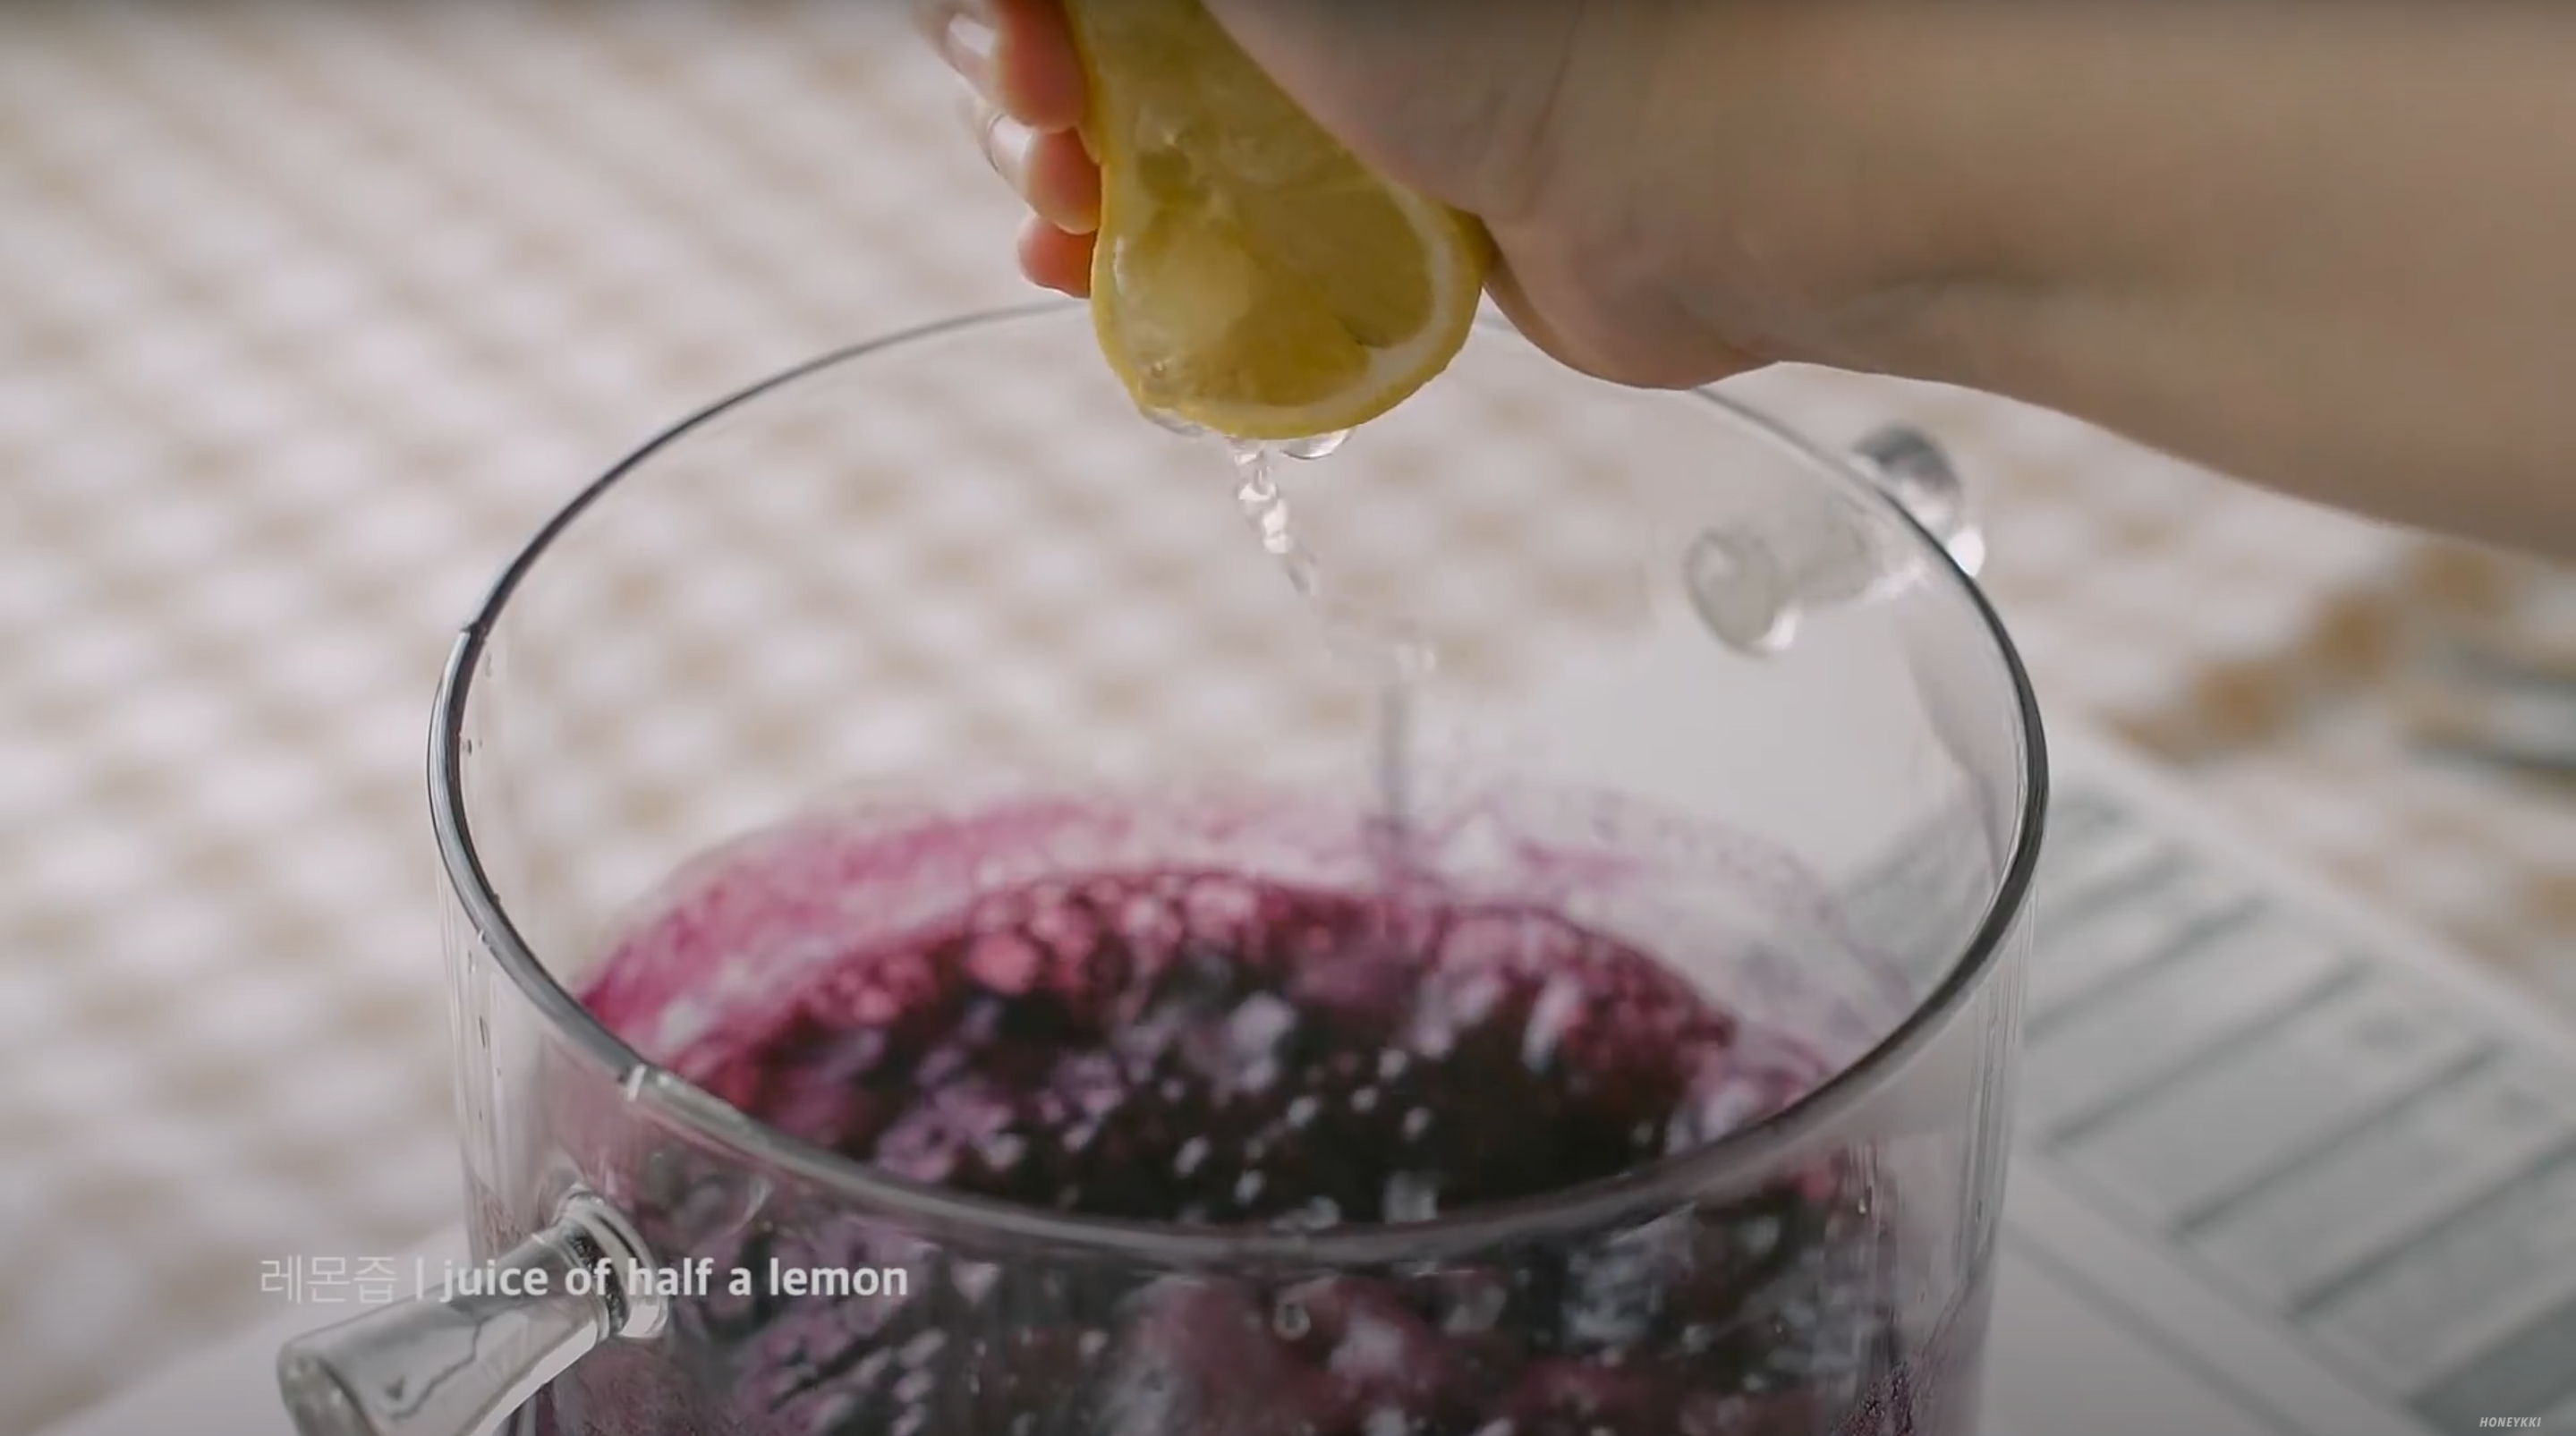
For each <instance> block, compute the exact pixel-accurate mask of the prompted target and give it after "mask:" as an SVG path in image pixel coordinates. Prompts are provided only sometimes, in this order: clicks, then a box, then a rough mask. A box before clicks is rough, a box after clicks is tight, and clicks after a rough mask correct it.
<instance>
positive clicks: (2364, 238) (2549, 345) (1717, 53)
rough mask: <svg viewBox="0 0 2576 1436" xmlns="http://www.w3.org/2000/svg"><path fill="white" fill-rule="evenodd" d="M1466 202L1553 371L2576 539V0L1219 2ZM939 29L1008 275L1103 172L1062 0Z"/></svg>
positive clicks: (1432, 184) (1079, 243)
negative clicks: (2143, 462)
mask: <svg viewBox="0 0 2576 1436" xmlns="http://www.w3.org/2000/svg"><path fill="white" fill-rule="evenodd" d="M1209 7H1210V9H1211V10H1212V11H1213V12H1214V13H1215V14H1216V16H1217V18H1218V19H1219V20H1220V21H1221V22H1222V23H1224V24H1225V25H1226V26H1227V28H1228V29H1229V30H1230V31H1231V32H1232V33H1233V34H1234V35H1235V37H1236V38H1237V39H1238V41H1240V42H1241V43H1242V44H1243V45H1244V47H1245V49H1246V50H1247V51H1248V52H1249V53H1251V54H1252V56H1253V57H1254V58H1255V59H1256V60H1257V61H1259V62H1260V63H1261V64H1262V65H1263V66H1264V68H1265V69H1267V70H1269V71H1270V73H1271V74H1272V75H1273V77H1274V78H1275V79H1277V80H1278V81H1279V83H1280V84H1281V86H1282V87H1283V88H1285V89H1286V90H1288V91H1289V93H1290V94H1292V95H1293V96H1295V97H1296V98H1297V99H1298V101H1299V102H1300V103H1301V104H1302V105H1304V106H1305V108H1306V109H1307V110H1308V112H1309V113H1311V114H1313V115H1314V116H1315V118H1316V119H1317V120H1318V121H1319V122H1320V123H1322V124H1323V125H1324V126H1325V127H1326V128H1327V129H1329V130H1331V131H1332V132H1333V133H1334V134H1335V135H1336V136H1338V137H1339V138H1341V139H1342V140H1343V141H1344V143H1346V144H1348V145H1349V146H1350V147H1351V148H1352V149H1353V150H1354V151H1355V152H1356V153H1358V154H1359V155H1360V156H1361V157H1362V158H1364V159H1366V160H1368V161H1369V162H1370V163H1371V164H1373V165H1375V166H1377V167H1378V168H1380V169H1381V170H1383V171H1385V172H1386V173H1388V174H1389V175H1391V176H1392V177H1394V178H1396V179H1398V180H1400V181H1402V182H1404V183H1406V184H1408V185H1411V186H1413V187H1415V188H1417V189H1420V190H1422V191H1424V192H1426V193H1428V194H1431V195H1433V196H1434V197H1437V198H1439V199H1442V200H1444V201H1447V202H1448V203H1451V204H1454V205H1456V206H1458V207H1459V208H1461V209H1464V210H1467V211H1469V212H1471V213H1474V214H1476V215H1478V216H1479V217H1480V218H1482V219H1483V220H1484V221H1485V223H1486V225H1487V227H1488V228H1489V229H1490V230H1491V231H1492V232H1493V234H1494V236H1495V239H1496V242H1497V245H1498V247H1499V248H1500V250H1501V254H1502V259H1503V263H1502V265H1501V268H1500V271H1499V272H1498V274H1497V276H1496V280H1495V284H1494V291H1495V297H1496V299H1497V300H1498V302H1499V303H1501V305H1502V306H1503V308H1504V309H1505V310H1506V311H1507V312H1509V313H1510V314H1511V315H1512V317H1513V319H1514V320H1515V322H1517V323H1518V324H1519V325H1520V327H1521V328H1522V329H1523V330H1524V331H1525V332H1526V333H1528V334H1529V335H1530V336H1531V337H1532V338H1533V339H1534V340H1535V341H1536V342H1538V343H1539V344H1540V345H1541V346H1542V347H1544V348H1546V349H1547V350H1549V352H1551V353H1552V354H1554V355H1555V356H1556V357H1558V358H1559V359H1561V360H1563V361H1565V362H1566V363H1568V364H1570V365H1572V366H1574V367H1576V368H1579V369H1582V370H1584V371H1586V372H1589V373H1592V374H1596V375H1599V376H1601V377H1604V378H1608V379H1612V380H1616V381H1619V382H1624V383H1631V384H1639V385H1647V386H1657V387H1678V386H1683V385H1691V384H1701V383H1708V382H1712V381H1716V380H1720V379H1724V378H1726V377H1728V376H1730V375H1733V374H1737V373H1741V372H1744V371H1745V370H1747V369H1751V368H1755V367H1759V366H1761V365H1765V364H1769V363H1775V362H1788V361H1795V362H1804V363H1814V364H1823V365H1829V366H1833V367H1838V368H1844V369H1851V370H1857V371H1863V372H1873V373H1886V374H1894V375H1900V376H1904V377H1908V378H1916V379H1927V380H1934V381H1940V382H1947V383H1954V384H1960V385H1964V386H1967V387H1971V388H1975V389H1980V390H1984V391H1987V392H1991V393H1996V394H2002V395H2006V396H2009V397H2012V398H2016V399H2021V400H2025V401H2029V402H2032V403H2036V404H2040V405H2044V406H2047V407H2050V408H2054V409H2057V410H2060V411H2062V412H2066V413H2069V414H2072V415H2075V416H2077V417H2080V418H2083V419H2087V420H2090V421H2092V422H2094V423H2097V424H2099V425H2101V426H2103V427H2105V428H2107V429H2110V430H2113V431H2115V432H2119V433H2122V434H2125V435H2127V436H2129V437H2131V438H2134V439H2136V440H2138V441H2140V442H2143V443H2146V444H2148V445H2151V446H2153V447H2156V448H2160V449H2163V450H2165V451H2168V452H2170V453H2174V454H2176V455H2179V456H2181V457H2184V458H2187V459H2191V460H2194V461H2196V462H2199V463H2202V464H2206V465H2208V466H2210V467H2213V468H2216V469H2219V470H2222V471H2225V472H2229V473H2233V474H2236V475H2239V476H2242V477H2244V478H2246V479H2249V480H2252V481H2256V482H2260V483H2265V484H2269V485H2272V486H2275V487H2278V488H2281V489H2284V490H2287V491H2289V492H2292V493H2296V494H2299V495H2301V496H2304V497H2307V498H2310V499H2314V500H2318V501H2321V502H2324V503H2329V504H2334V505H2337V506H2341V507H2344V508H2348V509H2353V510H2356V511H2359V512H2362V513H2366V514H2371V515H2375V516H2378V517H2382V518H2387V519H2392V520H2396V521H2399V522H2404V523H2408V524H2413V525H2418V526H2422V527H2426V528H2430V529H2437V530H2444V531H2448V532H2452V533H2456V534H2460V535H2463V536H2467V537H2471V538H2476V539H2482V540H2487V541H2492V542H2496V543H2500V544H2504V545H2508V546H2513V547H2519V548H2524V549H2529V550H2533V551H2537V552H2541V553H2544V554H2555V555H2561V556H2576V7H2571V6H2566V5H2563V4H2543V3H2506V0H2449V3H2440V4H2435V3H2430V0H2341V3H2336V4H2332V5H2327V4H2323V3H2318V0H2230V3H2226V4H2198V5H2182V4H2172V3H2155V0H2062V3H2052V4H2039V3H2004V0H1990V3H1977V0H1953V3H1944V4H1940V5H1927V4H1920V3H1917V4H1903V3H1895V0H1802V3H1799V4H1796V5H1788V4H1779V3H1765V0H1594V3H1591V4H1574V3H1570V2H1569V3H1561V4H1558V3H1545V4H1543V3H1539V0H1483V3H1479V0H1408V3H1406V4H1403V5H1388V4H1384V3H1382V0H1209ZM982 9H983V10H984V12H985V13H986V14H987V15H988V16H989V19H990V22H991V28H990V30H989V32H987V33H988V39H987V42H986V43H983V44H981V45H978V44H975V43H971V42H970V43H966V44H959V43H954V39H955V37H956V36H957V35H958V34H959V33H960V32H959V31H956V30H953V29H952V30H950V31H948V32H946V33H947V34H948V35H949V36H950V37H951V40H952V42H951V43H949V44H947V45H946V46H945V47H944V51H945V53H947V54H948V55H949V57H950V61H951V63H952V64H953V65H956V66H957V67H958V68H959V69H960V70H961V72H963V73H966V74H967V75H968V76H969V78H970V79H972V80H974V81H976V83H977V84H978V87H979V88H980V89H981V91H982V92H983V93H984V94H985V95H986V96H987V97H988V99H989V100H990V101H991V102H992V103H993V104H994V105H995V106H996V107H997V109H998V110H999V111H1000V112H1001V113H1003V114H1004V115H1007V116H1008V118H1009V120H1010V124H1009V125H1008V126H1006V127H1005V128H1003V129H1001V130H999V131H996V132H995V140H996V143H995V145H994V146H993V148H994V151H995V153H996V158H997V163H998V164H999V165H1000V166H1001V168H1002V169H1003V170H1004V172H1005V173H1006V175H1008V176H1009V177H1011V178H1012V179H1013V181H1014V182H1015V183H1016V184H1018V186H1019V187H1020V190H1021V192H1022V194H1023V195H1025V196H1026V197H1027V198H1028V199H1029V201H1030V203H1031V206H1032V209H1033V210H1034V215H1033V217H1032V221H1031V224H1030V226H1029V229H1028V230H1027V232H1026V233H1024V235H1023V236H1022V243H1021V251H1020V254H1021V261H1022V267H1023V269H1024V270H1025V271H1026V272H1027V274H1028V275H1029V277H1030V278H1031V279H1032V280H1034V281H1035V282H1037V283H1039V284H1042V285H1046V286H1048V287H1051V288H1056V289H1061V290H1064V291H1065V292H1068V293H1074V294H1079V293H1081V292H1082V291H1083V289H1084V287H1085V285H1086V283H1087V269H1088V262H1089V252H1090V240H1089V237H1088V236H1089V232H1090V230H1092V229H1093V228H1094V227H1095V226H1096V224H1097V213H1098V188H1099V177H1098V172H1097V170H1096V169H1094V168H1093V167H1092V165H1091V162H1090V160H1089V158H1088V156H1087V155H1086V154H1085V153H1084V152H1083V149H1082V146H1081V142H1080V141H1079V139H1078V138H1077V136H1076V135H1075V133H1074V126H1075V125H1076V124H1078V122H1079V121H1080V119H1081V117H1082V114H1083V106H1084V102H1085V100H1084V94H1083V81H1082V76H1081V72H1080V68H1079V66H1078V64H1077V63H1076V61H1075V59H1074V53H1073V48H1072V44H1071V41H1070V38H1069V36H1068V34H1067V31H1066V28H1065V24H1064V18H1063V14H1062V11H1061V9H1060V7H1059V0H985V4H984V5H983V7H982Z"/></svg>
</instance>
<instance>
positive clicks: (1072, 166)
mask: <svg viewBox="0 0 2576 1436" xmlns="http://www.w3.org/2000/svg"><path fill="white" fill-rule="evenodd" d="M968 122H969V123H970V124H971V125H973V126H974V129H975V140H976V144H977V146H978V147H979V148H981V149H982V150H983V152H984V162H985V163H986V164H989V165H991V166H992V167H993V173H995V174H997V175H1000V176H1001V177H1002V182H1003V183H1005V184H1007V185H1009V186H1010V187H1011V188H1012V189H1013V190H1015V191H1017V192H1018V193H1019V195H1020V197H1021V198H1022V199H1024V200H1026V201H1027V202H1028V206H1029V208H1030V209H1032V210H1035V211H1036V212H1037V215H1038V217H1039V218H1040V219H1043V220H1045V221H1046V222H1048V223H1049V224H1052V225H1054V226H1056V227H1057V228H1058V229H1062V230H1065V231H1068V232H1070V233H1073V234H1089V233H1091V232H1092V231H1093V230H1095V229H1098V228H1099V227H1100V166H1099V165H1098V164H1097V163H1095V162H1094V161H1093V160H1092V158H1091V152H1090V151H1089V150H1087V149H1085V148H1083V144H1082V139H1081V137H1080V136H1079V135H1077V134H1075V133H1074V132H1072V131H1070V130H1056V131H1051V132H1046V131H1039V130H1036V129H1033V128H1031V127H1030V126H1028V125H1026V124H1023V123H1021V122H1020V121H1018V120H1015V119H1013V118H1011V117H1010V116H1009V115H1008V114H1006V113H1004V112H1003V111H1002V110H1001V109H1000V108H999V107H998V106H995V105H993V104H991V103H989V102H986V101H983V100H980V99H979V100H973V101H971V102H970V103H969V105H968Z"/></svg>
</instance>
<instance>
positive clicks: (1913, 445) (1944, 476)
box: [1852, 424, 1986, 578]
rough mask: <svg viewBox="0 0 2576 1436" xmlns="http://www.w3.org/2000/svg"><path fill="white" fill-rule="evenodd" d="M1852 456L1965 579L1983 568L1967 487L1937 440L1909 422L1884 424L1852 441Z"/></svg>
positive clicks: (1981, 539)
mask: <svg viewBox="0 0 2576 1436" xmlns="http://www.w3.org/2000/svg"><path fill="white" fill-rule="evenodd" d="M1852 457H1853V458H1854V459H1856V460H1858V461H1859V463H1860V467H1861V472H1862V473H1863V474H1864V475H1865V476H1867V477H1868V479H1869V480H1870V482H1872V483H1874V484H1876V485H1878V488H1879V491H1880V492H1881V493H1884V494H1886V495H1887V496H1888V497H1889V498H1891V499H1893V500H1895V501H1896V506H1897V507H1898V508H1901V509H1903V510H1905V512H1906V513H1907V514H1908V515H1910V516H1911V517H1912V518H1913V520H1914V521H1915V522H1916V523H1918V524H1921V525H1922V526H1923V531H1924V532H1925V533H1927V534H1930V535H1931V536H1932V541H1933V542H1935V543H1937V544H1939V545H1941V547H1943V548H1945V549H1948V550H1949V551H1950V557H1951V559H1952V560H1953V561H1955V562H1956V563H1957V564H1958V565H1959V568H1960V571H1961V572H1963V573H1965V574H1967V575H1968V577H1970V578H1975V577H1976V576H1977V571H1978V570H1979V569H1981V568H1984V567H1985V566H1986V536H1985V532H1984V530H1982V529H1980V528H1978V527H1977V521H1976V515H1975V514H1974V513H1972V512H1970V509H1969V505H1968V485H1967V482H1966V481H1965V480H1963V479H1961V478H1960V477H1959V470H1958V467H1957V466H1956V465H1954V464H1952V463H1951V462H1950V455H1949V452H1948V451H1947V450H1945V449H1943V448H1942V447H1941V443H1940V441H1939V440H1937V439H1935V438H1933V437H1932V436H1931V435H1930V434H1927V433H1925V432H1923V431H1922V430H1921V429H1918V428H1915V427H1914V426H1913V425H1911V424H1890V425H1888V426H1886V427H1885V428H1882V429H1876V430H1873V431H1871V432H1870V433H1869V434H1868V435H1867V436H1865V437H1863V438H1862V439H1861V441H1860V442H1859V443H1857V444H1854V445H1852Z"/></svg>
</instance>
